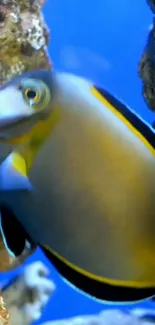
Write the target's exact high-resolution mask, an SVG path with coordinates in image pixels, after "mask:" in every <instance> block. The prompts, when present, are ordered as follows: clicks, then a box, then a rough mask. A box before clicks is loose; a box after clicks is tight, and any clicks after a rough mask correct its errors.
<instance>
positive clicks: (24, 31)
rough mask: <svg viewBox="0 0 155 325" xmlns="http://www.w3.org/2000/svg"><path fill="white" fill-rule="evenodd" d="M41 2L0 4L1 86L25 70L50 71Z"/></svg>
mask: <svg viewBox="0 0 155 325" xmlns="http://www.w3.org/2000/svg"><path fill="white" fill-rule="evenodd" d="M43 3H44V1H43V0H2V1H0V84H3V83H5V82H6V81H7V80H9V79H12V78H13V77H14V76H16V75H18V74H21V73H23V72H25V71H29V70H33V69H38V68H46V69H51V64H50V60H49V58H48V54H47V50H46V45H47V44H48V35H49V33H48V29H47V26H46V24H45V21H44V18H43V16H42V13H41V7H42V5H43Z"/></svg>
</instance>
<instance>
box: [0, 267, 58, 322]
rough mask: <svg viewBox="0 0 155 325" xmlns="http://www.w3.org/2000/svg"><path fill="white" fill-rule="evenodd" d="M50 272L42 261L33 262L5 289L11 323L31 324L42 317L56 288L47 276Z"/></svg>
mask: <svg viewBox="0 0 155 325" xmlns="http://www.w3.org/2000/svg"><path fill="white" fill-rule="evenodd" d="M48 273H49V270H48V269H47V268H46V266H45V265H44V264H43V263H42V262H40V261H38V262H35V263H32V264H30V265H28V266H26V267H25V268H24V270H23V273H22V274H21V275H20V276H19V277H17V278H15V279H14V281H12V282H11V284H10V285H8V287H7V288H6V289H5V290H4V291H3V297H4V300H5V302H6V304H7V308H8V311H9V313H10V319H9V325H29V324H31V323H32V322H33V321H36V320H38V319H39V318H40V317H41V314H42V311H43V308H44V307H45V305H46V304H47V303H48V301H49V298H50V297H51V296H52V294H53V292H54V291H55V288H56V287H55V284H54V282H53V281H51V280H49V279H48V278H47V276H48ZM0 324H1V323H0Z"/></svg>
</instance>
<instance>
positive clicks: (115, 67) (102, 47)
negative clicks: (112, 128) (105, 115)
mask: <svg viewBox="0 0 155 325" xmlns="http://www.w3.org/2000/svg"><path fill="white" fill-rule="evenodd" d="M44 14H45V19H46V21H47V24H48V26H49V28H50V30H51V43H50V46H49V52H50V55H51V58H52V60H53V63H54V68H55V69H56V70H65V71H69V72H73V73H76V74H79V75H83V76H84V77H87V78H89V79H92V80H93V81H95V82H96V83H98V84H99V85H102V86H103V87H105V88H107V89H108V90H109V91H110V92H112V93H113V94H115V95H116V96H117V97H119V98H121V99H122V100H123V101H125V102H126V103H127V104H128V105H129V106H131V107H132V108H134V109H135V110H136V111H137V112H139V113H140V114H141V116H143V118H145V119H146V120H147V121H149V122H150V123H151V122H152V121H153V120H154V119H155V116H154V114H153V113H151V112H150V111H149V110H148V108H147V106H146V105H145V103H144V101H143V98H142V95H141V81H140V79H139V77H138V75H137V64H138V61H139V60H140V56H141V54H142V51H143V48H144V46H145V42H146V38H147V35H148V28H149V25H150V24H151V22H152V18H153V17H152V14H151V12H150V10H149V8H148V7H147V5H146V1H145V0H136V1H135V0H130V1H127V0H111V1H110V0H104V1H103V0H95V1H93V0H92V1H90V0H65V1H62V0H52V1H51V0H47V3H46V5H45V7H44ZM51 235H52V234H51ZM60 240H61V238H60ZM40 259H41V260H43V261H44V262H45V263H48V262H47V260H46V259H45V257H44V256H43V254H42V253H41V252H40V250H38V251H37V253H36V254H35V255H34V256H33V257H31V258H30V259H29V260H28V262H33V261H34V260H40ZM48 265H49V264H48ZM50 269H51V278H52V279H54V281H55V282H56V284H57V290H56V292H55V294H54V296H53V298H52V299H51V301H50V302H49V304H48V305H47V307H46V309H45V311H44V314H43V317H42V319H41V320H40V321H39V322H38V324H39V323H41V322H43V321H47V320H51V319H60V318H66V317H70V316H75V315H79V314H89V313H91V314H92V313H97V312H99V311H100V310H102V309H104V308H106V307H107V306H106V307H105V306H104V305H103V304H100V303H97V302H95V301H93V300H91V299H89V298H87V297H85V296H84V295H82V294H79V293H77V292H76V291H75V290H73V289H72V288H70V287H69V286H68V285H67V284H66V283H64V282H63V280H62V279H61V278H60V277H59V275H58V274H57V273H56V271H55V270H54V269H53V268H52V267H51V266H50ZM20 271H21V268H19V269H17V270H15V271H14V272H10V273H8V274H1V276H0V280H1V279H2V278H4V277H5V278H6V277H7V279H8V280H9V278H11V277H12V276H13V275H14V274H16V273H18V272H20ZM143 305H145V307H146V306H148V307H150V306H151V307H152V308H153V307H154V306H153V304H152V303H150V302H145V304H144V303H143ZM111 307H112V306H111ZM131 307H132V306H130V308H131ZM134 307H135V306H134ZM124 308H127V307H126V306H125V307H124Z"/></svg>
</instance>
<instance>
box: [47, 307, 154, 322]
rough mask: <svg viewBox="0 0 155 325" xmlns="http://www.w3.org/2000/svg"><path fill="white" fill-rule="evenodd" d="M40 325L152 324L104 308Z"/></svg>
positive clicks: (118, 311) (133, 316) (121, 312)
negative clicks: (96, 312)
mask: <svg viewBox="0 0 155 325" xmlns="http://www.w3.org/2000/svg"><path fill="white" fill-rule="evenodd" d="M42 325H153V323H152V322H151V321H145V320H142V319H140V318H139V317H137V316H136V315H134V314H132V313H125V312H123V311H121V310H118V309H110V310H108V309H107V310H104V311H102V312H100V313H99V314H96V315H88V316H87V315H83V316H76V317H73V318H70V319H63V320H58V321H50V322H47V323H44V324H42Z"/></svg>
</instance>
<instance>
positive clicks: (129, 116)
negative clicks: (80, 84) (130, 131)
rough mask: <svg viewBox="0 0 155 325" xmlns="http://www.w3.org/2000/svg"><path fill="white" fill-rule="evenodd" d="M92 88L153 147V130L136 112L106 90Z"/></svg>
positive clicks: (154, 139)
mask: <svg viewBox="0 0 155 325" xmlns="http://www.w3.org/2000/svg"><path fill="white" fill-rule="evenodd" d="M94 89H96V90H97V91H98V93H99V94H100V95H101V96H102V97H103V98H104V99H106V100H107V101H108V102H109V103H110V104H111V105H112V106H113V107H114V109H116V110H117V111H118V112H119V113H120V114H121V115H122V116H123V117H124V118H125V119H126V120H127V121H128V122H129V123H130V124H131V125H132V126H133V127H134V128H135V129H136V130H137V131H139V132H140V133H141V135H142V136H143V137H144V138H145V139H146V140H147V141H148V143H149V144H150V145H151V146H152V147H153V149H155V131H154V130H153V128H151V127H150V126H149V125H148V124H147V123H146V122H145V121H144V120H143V119H142V118H141V117H140V116H139V115H138V114H136V112H134V111H133V110H131V109H130V108H129V107H128V106H126V105H125V104H123V103H122V102H121V101H119V100H118V99H117V98H116V97H114V96H113V95H111V94H110V93H109V92H108V91H107V90H105V89H102V88H100V87H96V86H94Z"/></svg>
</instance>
